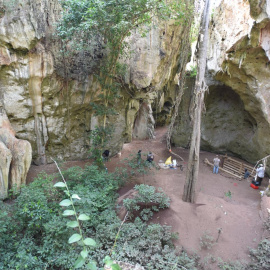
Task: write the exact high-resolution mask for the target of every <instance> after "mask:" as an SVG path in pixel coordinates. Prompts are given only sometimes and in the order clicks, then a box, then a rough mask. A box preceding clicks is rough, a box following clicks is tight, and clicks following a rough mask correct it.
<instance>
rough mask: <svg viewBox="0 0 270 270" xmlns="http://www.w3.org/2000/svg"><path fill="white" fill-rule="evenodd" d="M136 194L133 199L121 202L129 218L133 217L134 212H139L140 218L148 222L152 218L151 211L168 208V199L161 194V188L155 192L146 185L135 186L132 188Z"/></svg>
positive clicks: (154, 189)
mask: <svg viewBox="0 0 270 270" xmlns="http://www.w3.org/2000/svg"><path fill="white" fill-rule="evenodd" d="M134 189H135V190H136V191H138V193H137V194H136V195H135V197H134V198H132V199H131V198H128V199H125V200H124V201H123V204H124V206H125V208H126V209H127V211H129V213H130V216H131V217H132V216H133V215H134V212H135V211H140V210H141V209H143V210H142V211H141V212H140V216H141V217H142V219H143V220H144V221H148V220H149V218H151V217H152V216H153V211H154V212H158V211H159V210H160V209H164V208H168V207H169V206H170V198H169V197H168V196H167V195H166V194H165V193H164V192H163V190H162V189H161V188H159V189H158V191H159V192H156V188H155V187H153V186H148V185H144V184H142V185H136V186H135V187H134Z"/></svg>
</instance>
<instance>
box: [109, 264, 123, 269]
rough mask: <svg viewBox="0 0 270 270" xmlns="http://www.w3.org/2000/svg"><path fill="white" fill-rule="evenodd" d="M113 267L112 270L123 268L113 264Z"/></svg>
mask: <svg viewBox="0 0 270 270" xmlns="http://www.w3.org/2000/svg"><path fill="white" fill-rule="evenodd" d="M111 267H112V270H122V268H121V267H120V266H119V265H118V264H116V263H115V264H113V265H112V266H111Z"/></svg>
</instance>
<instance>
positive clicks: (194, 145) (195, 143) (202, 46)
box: [183, 0, 210, 203]
mask: <svg viewBox="0 0 270 270" xmlns="http://www.w3.org/2000/svg"><path fill="white" fill-rule="evenodd" d="M209 10H210V0H205V6H204V11H203V14H202V20H201V29H200V33H199V51H198V60H197V63H198V72H197V76H196V83H195V87H194V103H195V106H194V111H193V114H194V116H193V130H192V136H191V144H190V151H189V160H188V168H187V174H186V182H185V187H184V193H183V201H185V202H191V203H194V202H195V185H196V182H197V179H198V172H199V158H200V141H201V111H202V107H203V101H204V92H205V90H206V84H205V82H204V75H205V68H206V57H207V43H208V25H209Z"/></svg>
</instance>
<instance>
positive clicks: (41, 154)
mask: <svg viewBox="0 0 270 270" xmlns="http://www.w3.org/2000/svg"><path fill="white" fill-rule="evenodd" d="M7 3H9V4H7ZM0 5H1V6H2V8H1V16H0V81H1V84H0V91H1V92H2V93H3V101H4V102H3V103H4V109H5V111H6V114H7V116H8V118H9V121H10V123H11V125H12V127H13V128H14V130H15V131H16V134H17V137H18V138H21V139H25V140H28V141H29V142H30V143H31V145H32V148H33V159H34V162H35V163H36V164H42V163H46V162H47V161H50V157H55V158H60V159H83V158H86V157H88V156H89V144H90V140H89V135H90V132H91V130H92V129H93V128H94V127H95V125H97V124H98V122H99V119H97V118H96V117H95V116H93V110H92V108H91V106H90V102H92V101H94V100H95V96H96V95H95V93H96V92H98V90H99V88H100V86H99V84H98V82H97V80H96V79H95V77H94V76H93V74H92V73H93V72H92V71H93V69H94V68H95V65H96V61H98V59H99V58H100V57H102V55H100V54H101V52H100V51H95V52H94V55H87V54H83V53H82V54H80V55H78V56H76V57H70V58H68V57H64V56H63V55H62V51H61V50H62V47H63V44H61V41H59V40H57V38H56V37H55V36H54V35H53V32H54V26H55V23H56V22H57V21H58V20H59V18H60V16H61V6H60V5H59V2H58V1H57V0H34V1H26V0H21V1H19V4H18V3H17V2H16V1H7V0H2V1H0ZM182 30H183V29H182V28H181V26H176V25H174V23H173V22H168V23H166V24H163V25H161V24H159V26H158V27H154V26H153V27H152V28H151V30H150V31H149V32H148V33H147V36H146V37H144V38H143V37H141V36H140V35H139V33H136V32H134V34H133V35H132V36H131V37H130V40H129V41H130V44H131V49H132V51H133V54H132V56H131V58H130V59H129V60H126V62H127V63H128V65H129V70H128V73H127V75H126V78H125V82H124V84H125V87H123V89H121V92H120V98H119V99H117V100H115V102H114V107H115V108H116V110H117V113H118V114H117V115H115V116H111V117H109V119H108V122H109V123H113V125H114V127H115V136H114V137H113V139H112V141H111V145H110V146H109V148H110V149H111V150H112V152H114V153H115V152H117V151H119V150H120V149H121V147H122V144H123V143H124V142H128V141H130V140H131V139H132V135H133V130H134V123H135V125H136V127H137V129H136V127H135V130H138V128H139V129H140V130H142V129H143V130H144V131H142V132H141V131H140V132H135V134H134V136H135V137H138V138H140V136H143V137H144V138H145V137H149V136H152V135H153V134H152V133H153V126H154V125H153V121H154V119H153V115H152V109H151V104H152V103H153V102H156V100H157V99H158V98H160V96H161V95H162V93H163V89H164V88H165V86H166V85H168V84H169V82H170V85H171V84H172V85H173V84H174V83H171V82H173V79H174V77H175V74H176V72H177V70H178V66H179V62H178V58H179V53H180V48H181V32H182ZM166 88H168V87H166ZM172 92H174V90H173V91H172ZM163 96H164V95H163ZM163 101H164V102H166V98H165V99H164V98H163ZM145 106H146V107H147V106H148V107H149V109H148V110H147V114H148V116H147V119H148V121H146V122H142V121H140V119H141V118H140V117H139V118H138V119H137V120H136V118H137V115H138V116H140V115H142V114H143V113H145V112H144V111H143V110H145ZM140 110H141V112H140V113H139V111H140ZM135 120H136V121H135ZM149 128H150V130H149Z"/></svg>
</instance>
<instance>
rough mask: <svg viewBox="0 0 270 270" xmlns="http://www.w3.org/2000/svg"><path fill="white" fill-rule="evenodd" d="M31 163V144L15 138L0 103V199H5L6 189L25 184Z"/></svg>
mask: <svg viewBox="0 0 270 270" xmlns="http://www.w3.org/2000/svg"><path fill="white" fill-rule="evenodd" d="M31 161H32V148H31V144H30V143H29V142H28V141H26V140H19V139H17V138H16V137H15V132H14V130H13V129H12V127H11V125H10V122H9V120H8V117H7V115H6V113H5V110H4V108H3V106H2V105H1V103H0V199H5V198H7V195H8V189H9V188H10V187H12V186H16V187H17V188H18V189H19V188H20V187H21V185H22V184H25V183H26V175H27V172H28V170H29V168H30V164H31Z"/></svg>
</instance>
